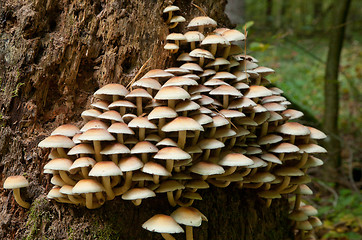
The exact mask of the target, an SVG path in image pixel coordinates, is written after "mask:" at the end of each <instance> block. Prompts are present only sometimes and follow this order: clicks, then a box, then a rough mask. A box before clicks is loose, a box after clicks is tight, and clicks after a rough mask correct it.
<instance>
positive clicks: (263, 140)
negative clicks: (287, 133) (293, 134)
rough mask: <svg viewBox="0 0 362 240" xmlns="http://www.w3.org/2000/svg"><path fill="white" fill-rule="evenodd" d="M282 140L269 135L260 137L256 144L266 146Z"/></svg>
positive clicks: (276, 136) (277, 136) (279, 137)
mask: <svg viewBox="0 0 362 240" xmlns="http://www.w3.org/2000/svg"><path fill="white" fill-rule="evenodd" d="M282 140H283V138H282V137H281V136H279V135H276V134H269V135H266V136H263V137H261V138H260V139H259V141H258V143H259V144H260V145H266V144H273V143H278V142H281V141H282Z"/></svg>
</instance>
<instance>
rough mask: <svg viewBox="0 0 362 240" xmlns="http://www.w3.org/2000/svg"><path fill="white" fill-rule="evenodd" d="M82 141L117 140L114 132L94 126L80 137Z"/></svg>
mask: <svg viewBox="0 0 362 240" xmlns="http://www.w3.org/2000/svg"><path fill="white" fill-rule="evenodd" d="M78 139H79V140H81V141H113V140H116V139H115V137H113V135H112V134H110V133H109V132H108V131H107V130H105V129H102V128H93V129H89V130H87V131H86V132H84V133H83V134H82V135H81V136H80V137H79V138H78Z"/></svg>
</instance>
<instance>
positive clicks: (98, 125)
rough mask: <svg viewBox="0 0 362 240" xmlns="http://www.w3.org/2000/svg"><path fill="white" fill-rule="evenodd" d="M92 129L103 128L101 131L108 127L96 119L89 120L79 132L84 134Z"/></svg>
mask: <svg viewBox="0 0 362 240" xmlns="http://www.w3.org/2000/svg"><path fill="white" fill-rule="evenodd" d="M92 128H103V129H107V128H108V125H107V124H106V123H104V122H102V121H100V120H98V119H94V120H90V121H89V122H87V123H86V124H85V125H84V126H83V127H82V128H81V129H80V131H81V132H85V131H87V130H89V129H92Z"/></svg>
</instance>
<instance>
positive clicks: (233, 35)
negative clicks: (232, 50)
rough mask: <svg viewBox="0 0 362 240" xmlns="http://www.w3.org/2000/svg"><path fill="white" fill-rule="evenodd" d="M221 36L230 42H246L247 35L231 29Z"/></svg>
mask: <svg viewBox="0 0 362 240" xmlns="http://www.w3.org/2000/svg"><path fill="white" fill-rule="evenodd" d="M221 36H223V37H224V38H225V39H226V40H228V41H229V42H236V41H243V40H245V35H244V34H242V33H241V32H240V31H238V30H236V29H229V30H226V31H224V32H223V33H222V34H221Z"/></svg>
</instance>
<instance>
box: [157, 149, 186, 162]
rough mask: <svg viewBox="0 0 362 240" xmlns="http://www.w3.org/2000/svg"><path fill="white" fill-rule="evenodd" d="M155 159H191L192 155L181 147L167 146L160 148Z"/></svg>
mask: <svg viewBox="0 0 362 240" xmlns="http://www.w3.org/2000/svg"><path fill="white" fill-rule="evenodd" d="M154 158H155V159H163V160H166V159H172V160H185V159H190V158H191V156H190V154H188V153H187V152H185V151H184V150H182V149H181V148H179V147H165V148H162V149H161V150H159V151H158V152H157V153H156V155H155V156H154Z"/></svg>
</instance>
